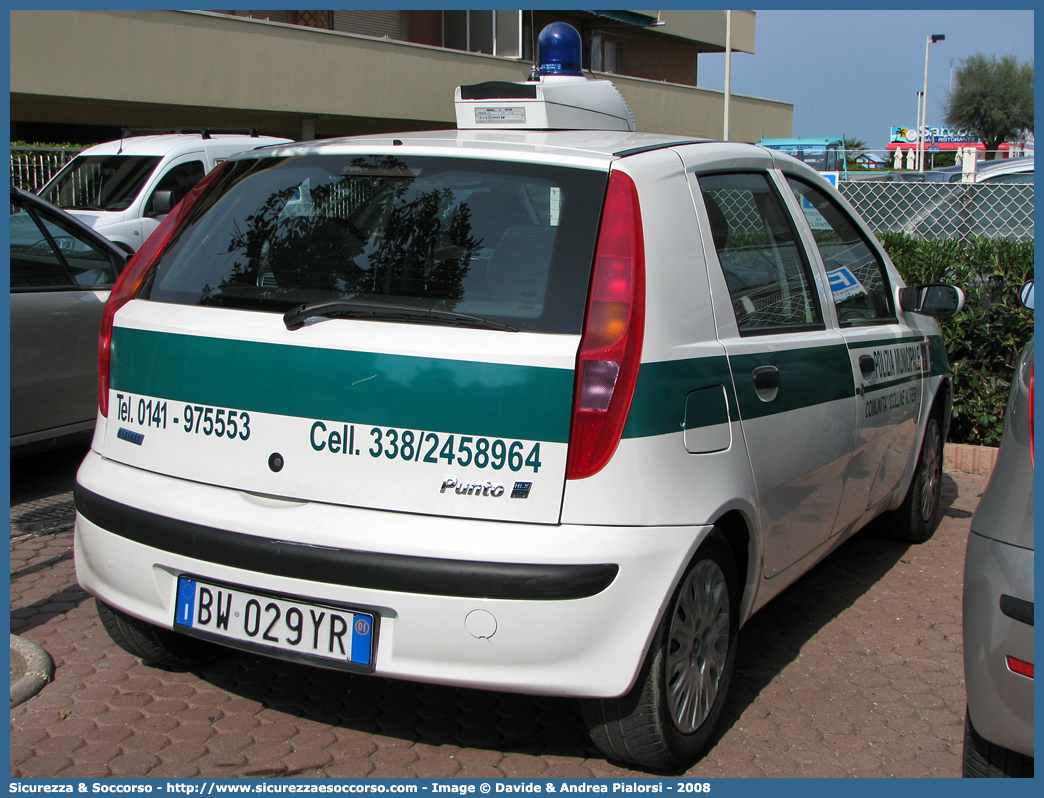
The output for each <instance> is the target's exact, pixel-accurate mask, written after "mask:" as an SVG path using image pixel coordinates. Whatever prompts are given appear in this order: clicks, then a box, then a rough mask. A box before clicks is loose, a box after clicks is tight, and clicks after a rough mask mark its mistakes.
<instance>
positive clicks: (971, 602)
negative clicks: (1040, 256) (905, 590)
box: [964, 283, 1034, 777]
mask: <svg viewBox="0 0 1044 798" xmlns="http://www.w3.org/2000/svg"><path fill="white" fill-rule="evenodd" d="M1022 299H1023V304H1024V305H1025V306H1026V307H1027V308H1029V309H1030V310H1032V309H1033V284H1032V283H1028V284H1027V285H1026V286H1025V287H1024V289H1023V292H1022ZM1033 660H1034V656H1033V342H1032V341H1030V343H1029V344H1028V345H1027V346H1026V347H1025V349H1024V350H1023V352H1022V354H1021V356H1020V357H1019V361H1018V364H1017V365H1016V367H1015V375H1014V379H1013V380H1012V386H1011V395H1010V398H1009V400H1008V408H1007V413H1006V416H1005V419H1004V436H1003V438H1002V441H1001V448H1000V453H999V455H998V459H997V465H996V468H995V469H994V471H993V475H992V477H991V478H990V483H989V486H988V487H987V489H986V492H985V493H984V494H983V496H982V501H981V502H980V503H979V507H978V509H977V510H976V512H975V516H974V518H973V519H972V525H971V535H970V536H969V538H968V553H967V557H966V561H965V567H964V673H965V681H966V683H967V689H968V715H967V717H966V719H965V724H964V775H965V777H981V776H1003V777H1015V776H1025V777H1032V776H1033Z"/></svg>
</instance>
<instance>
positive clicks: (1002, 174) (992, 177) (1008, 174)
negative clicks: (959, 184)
mask: <svg viewBox="0 0 1044 798" xmlns="http://www.w3.org/2000/svg"><path fill="white" fill-rule="evenodd" d="M977 165H978V167H979V168H978V170H977V171H976V173H975V182H976V183H1030V184H1032V183H1033V158H1032V157H1029V158H1003V159H1001V160H999V161H984V162H982V163H979V164H977Z"/></svg>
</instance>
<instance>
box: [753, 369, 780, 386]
mask: <svg viewBox="0 0 1044 798" xmlns="http://www.w3.org/2000/svg"><path fill="white" fill-rule="evenodd" d="M753 376H754V387H755V388H757V389H758V390H759V391H773V390H775V389H776V388H778V387H779V369H778V368H776V367H775V366H758V367H757V368H756V369H754V375H753Z"/></svg>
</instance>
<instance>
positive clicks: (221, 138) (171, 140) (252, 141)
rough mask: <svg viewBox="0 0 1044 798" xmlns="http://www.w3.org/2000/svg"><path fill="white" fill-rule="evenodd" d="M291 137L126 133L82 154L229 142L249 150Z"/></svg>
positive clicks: (155, 151) (192, 147)
mask: <svg viewBox="0 0 1044 798" xmlns="http://www.w3.org/2000/svg"><path fill="white" fill-rule="evenodd" d="M289 141H290V139H284V138H275V137H273V136H247V135H241V134H227V133H214V134H211V135H210V136H209V137H208V138H206V139H204V138H203V136H202V134H200V133H166V134H158V135H153V136H128V137H127V138H124V139H115V140H113V141H106V142H104V143H102V144H96V145H95V146H93V147H89V148H87V149H86V150H84V151H83V152H82V153H80V154H81V155H167V154H168V153H170V152H171V151H172V150H176V149H179V148H183V149H185V150H190V151H191V150H203V149H209V148H210V147H212V146H213V145H220V146H221V147H222V148H224V147H227V146H229V145H234V146H235V147H237V148H238V147H241V148H242V149H244V150H252V149H254V148H255V147H264V146H266V145H269V144H282V143H286V142H289Z"/></svg>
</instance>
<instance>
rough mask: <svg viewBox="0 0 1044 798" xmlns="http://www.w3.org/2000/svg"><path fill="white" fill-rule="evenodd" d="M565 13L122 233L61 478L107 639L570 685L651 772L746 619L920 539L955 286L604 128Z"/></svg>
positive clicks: (700, 719) (834, 207)
mask: <svg viewBox="0 0 1044 798" xmlns="http://www.w3.org/2000/svg"><path fill="white" fill-rule="evenodd" d="M559 25H560V23H559ZM563 27H564V28H568V26H563ZM555 29H556V26H549V28H548V29H545V32H544V33H541V35H540V40H541V41H543V40H544V39H545V37H546V33H547V31H548V30H555ZM570 30H571V29H570ZM563 35H564V34H563ZM572 36H573V37H574V38H573V41H574V42H575V45H576V50H575V58H572V57H570V58H567V59H564V60H563V61H560V62H558V63H557V64H554V63H552V64H551V65H548V64H546V62H545V61H543V59H541V66H540V70H541V72H540V74H541V77H540V78H539V79H537V80H533V81H527V82H523V83H518V84H509V83H503V82H493V83H484V84H478V85H472V86H462V87H460V88H459V89H458V93H457V104H456V114H457V123H458V129H457V130H446V131H427V132H419V133H403V134H382V135H372V136H362V137H356V138H347V139H336V140H326V141H319V142H312V143H309V144H294V145H292V146H286V147H269V148H265V149H264V150H260V151H255V152H247V153H242V154H240V155H237V156H234V157H232V158H230V159H229V160H228V162H227V163H225V164H222V165H221V166H220V167H219V168H218V170H215V172H214V173H212V175H208V176H207V177H206V178H204V180H203V182H202V183H200V184H199V185H198V186H196V188H194V189H193V190H192V191H191V192H190V193H189V195H188V196H187V197H186V198H185V200H184V201H183V202H182V203H181V204H180V205H179V206H178V207H177V208H176V209H175V210H174V211H173V212H172V213H171V214H170V215H169V216H168V217H167V219H165V220H164V222H163V224H162V225H161V226H160V227H159V229H158V230H157V232H156V233H155V234H154V235H153V236H152V237H151V238H150V239H149V241H148V242H147V243H146V245H145V247H144V248H143V249H142V250H141V251H140V252H139V254H138V257H137V258H135V260H134V262H133V264H132V266H131V267H130V268H129V269H128V270H127V271H126V273H125V274H124V276H123V277H122V278H121V280H120V283H119V284H118V285H117V287H116V289H114V291H113V294H112V297H111V298H110V301H109V305H108V307H107V310H106V315H105V317H104V320H103V326H102V335H101V339H100V345H99V364H100V372H99V373H100V377H99V403H100V412H99V418H98V422H99V423H98V428H97V430H96V432H95V437H94V441H93V444H92V450H91V452H90V453H89V454H88V456H87V458H86V459H85V460H84V463H83V465H82V466H81V467H80V470H79V473H78V474H77V485H76V493H75V495H76V509H77V518H76V544H75V547H76V570H77V577H78V579H79V582H80V584H81V585H83V587H84V589H86V590H87V591H89V592H90V593H92V594H93V595H94V596H96V597H97V599H98V604H97V606H98V611H99V615H100V617H101V618H102V620H103V622H104V625H105V628H106V629H107V631H108V633H109V634H110V635H111V636H112V638H113V639H114V640H115V641H116V642H117V643H118V644H119V645H121V646H123V647H124V648H125V649H126V650H128V651H130V652H132V653H133V654H135V655H136V656H139V657H141V658H142V659H143V660H145V661H148V662H151V663H157V664H161V665H164V666H166V667H179V668H185V667H192V666H194V665H196V664H199V663H200V662H203V661H206V660H207V659H208V658H212V657H214V656H216V655H218V654H219V653H220V652H221V651H222V647H231V648H236V649H245V650H249V651H254V652H258V653H261V654H265V655H269V656H273V657H278V658H284V659H290V660H296V661H301V662H306V663H310V664H313V665H317V666H320V667H327V668H337V669H343V670H347V671H354V672H358V673H372V674H376V675H378V676H384V677H390V678H403V679H410V680H415V681H422V682H430V683H437V684H448V685H458V686H463V687H470V688H485V689H492V690H507V691H513V692H522V693H531V694H543V695H558V696H574V697H578V698H581V699H583V713H584V718H585V721H586V723H587V725H588V728H589V731H590V734H591V737H592V739H593V740H594V741H595V743H596V744H597V745H598V746H599V748H600V749H601V750H602V751H603V752H604V753H605V754H606V755H607V756H609V757H611V758H613V759H615V760H618V761H626V762H630V763H634V764H638V765H641V766H643V767H648V768H671V769H676V768H679V767H685V766H687V765H688V764H690V763H691V762H692V761H693V759H694V758H695V757H697V756H698V755H699V754H700V752H701V751H702V750H703V748H704V747H705V746H706V745H707V744H708V742H709V740H710V739H712V735H713V733H714V729H715V724H716V722H717V720H718V718H719V717H720V715H721V713H722V710H723V707H724V706H725V704H726V702H727V696H728V692H729V683H730V678H731V674H732V671H733V668H734V664H735V662H736V657H737V653H736V652H737V642H738V634H739V629H740V627H741V626H742V624H743V623H745V622H746V621H747V619H749V618H750V617H751V615H752V614H753V613H754V612H755V611H757V610H758V609H759V608H760V607H762V606H764V605H765V604H766V603H767V602H768V601H770V600H771V599H772V598H773V597H774V596H776V595H778V594H779V593H780V591H782V590H784V589H785V588H786V587H787V586H788V585H789V584H791V583H793V582H794V581H795V580H796V579H798V578H799V577H800V576H801V575H802V574H804V573H806V572H807V571H808V570H809V569H810V568H811V567H812V566H813V565H814V564H815V563H816V562H819V561H820V560H821V559H822V558H823V557H825V556H826V555H827V554H828V553H829V552H830V551H832V550H833V549H834V548H836V547H837V546H838V545H840V544H841V543H842V542H843V541H844V540H846V539H848V538H849V537H850V536H851V535H853V534H855V532H856V531H857V530H859V529H860V528H862V527H863V526H865V525H866V524H868V523H869V522H870V521H871V520H873V519H874V518H878V517H880V516H882V515H887V518H888V523H887V528H888V529H890V530H891V531H892V533H893V534H894V535H895V537H897V538H899V539H901V540H904V541H906V542H910V543H916V542H922V541H924V540H927V539H928V538H929V537H930V536H931V535H932V534H933V533H934V531H935V528H936V524H937V521H938V518H939V513H940V498H939V497H940V491H939V487H940V480H941V476H942V444H943V441H944V440H945V437H946V430H947V426H948V424H949V418H950V407H951V375H950V370H949V367H948V365H947V362H946V352H945V348H944V346H943V341H942V336H941V333H940V330H939V326H938V323H937V322H936V320H935V318H933V317H935V316H950V315H953V314H955V313H957V312H959V311H960V309H961V306H962V303H963V295H962V293H961V292H960V290H959V289H957V288H954V287H952V286H947V285H930V286H925V285H921V286H909V287H907V286H904V284H903V282H902V279H901V278H900V277H899V275H898V273H897V272H896V270H895V267H894V265H893V264H892V263H891V261H890V260H889V258H888V256H887V254H886V253H885V252H884V250H883V249H882V247H881V245H880V243H879V242H878V241H877V240H876V238H875V237H874V235H873V234H872V233H871V232H870V230H869V229H868V228H867V226H866V225H865V223H864V222H863V221H862V220H861V219H860V218H859V217H858V215H857V214H856V213H855V212H854V211H853V209H852V208H851V206H850V205H849V204H848V203H847V202H846V201H845V200H844V199H843V198H842V197H841V195H840V194H839V193H838V192H837V191H836V190H835V189H834V188H833V187H832V186H831V185H830V184H829V183H827V182H826V181H825V180H824V179H823V177H822V176H821V175H820V174H819V173H817V172H816V171H814V170H813V169H811V168H810V167H808V166H807V165H805V164H803V163H801V162H800V161H798V160H796V159H794V158H791V157H789V156H787V155H785V154H783V153H780V152H776V151H773V150H770V149H766V148H764V147H757V146H753V145H749V144H740V143H735V142H715V141H706V140H699V139H679V138H678V137H677V136H665V135H655V134H644V133H640V132H636V131H635V128H634V122H633V118H632V117H631V113H630V111H629V110H628V108H627V105H626V103H625V102H624V100H623V98H622V96H620V94H619V92H617V91H616V89H615V87H613V86H612V84H611V83H609V82H608V81H599V80H595V81H588V80H587V79H585V78H584V77H583V75H582V73H581V72H580V69H579V64H580V57H579V56H580V53H579V35H578V34H577V33H576V32H575V31H572ZM559 52H561V51H559ZM568 64H572V66H571V67H569V71H568V72H566V66H567V65H568ZM563 72H566V74H562V73H563ZM447 102H449V98H447ZM142 574H148V575H149V576H148V578H142Z"/></svg>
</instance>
